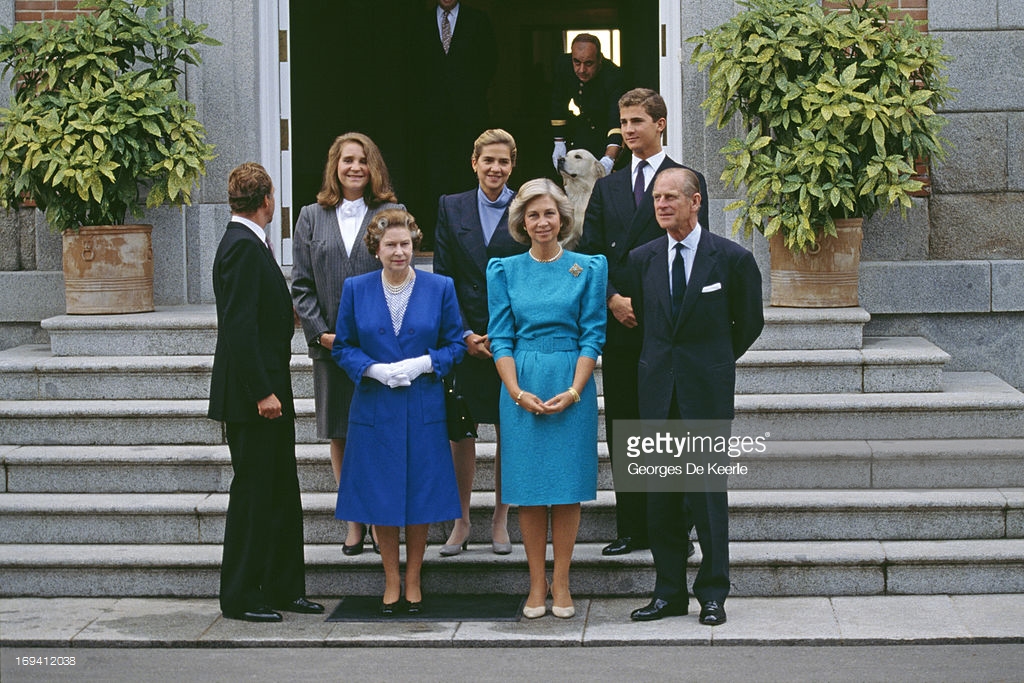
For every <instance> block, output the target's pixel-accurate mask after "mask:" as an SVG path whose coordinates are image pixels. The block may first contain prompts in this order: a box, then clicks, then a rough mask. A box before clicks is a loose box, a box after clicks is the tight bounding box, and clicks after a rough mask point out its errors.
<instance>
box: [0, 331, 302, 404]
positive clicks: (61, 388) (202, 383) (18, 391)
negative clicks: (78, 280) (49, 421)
mask: <svg viewBox="0 0 1024 683" xmlns="http://www.w3.org/2000/svg"><path fill="white" fill-rule="evenodd" d="M312 368H313V361H312V359H310V358H309V357H308V356H306V355H305V354H302V355H299V354H295V355H293V356H292V361H291V375H292V390H293V392H294V394H295V397H296V398H312V397H313V374H312ZM212 372H213V356H57V355H54V354H53V352H52V351H51V350H50V348H49V347H48V346H45V345H41V344H36V345H31V346H19V347H16V348H13V349H8V350H6V351H2V352H0V373H2V374H3V376H4V383H3V386H2V389H0V395H2V396H3V398H4V399H6V400H22V401H34V400H83V399H85V400H89V399H103V400H157V399H169V400H176V399H204V400H208V399H209V397H210V376H211V374H212Z"/></svg>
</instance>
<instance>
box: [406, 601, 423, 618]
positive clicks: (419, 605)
mask: <svg viewBox="0 0 1024 683" xmlns="http://www.w3.org/2000/svg"><path fill="white" fill-rule="evenodd" d="M405 611H406V612H408V613H409V614H412V615H413V616H415V615H417V614H420V613H422V612H423V602H422V601H417V602H407V603H405Z"/></svg>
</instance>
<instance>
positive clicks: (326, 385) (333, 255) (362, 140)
mask: <svg viewBox="0 0 1024 683" xmlns="http://www.w3.org/2000/svg"><path fill="white" fill-rule="evenodd" d="M395 202H396V199H395V193H394V191H393V190H392V188H391V178H390V176H389V175H388V169H387V166H385V165H384V158H383V157H382V156H381V153H380V150H379V149H378V148H377V145H375V144H374V143H373V140H371V139H370V138H368V137H367V136H365V135H363V134H362V133H345V134H344V135H340V136H338V137H337V138H336V139H335V140H334V143H333V144H332V145H331V148H330V150H329V151H328V153H327V165H326V167H325V168H324V181H323V186H322V187H321V189H320V193H319V194H317V196H316V204H310V205H309V206H304V207H302V211H300V212H299V219H298V221H297V222H296V223H295V234H294V241H293V243H292V259H293V263H292V300H293V301H294V304H295V311H296V313H297V314H298V316H299V320H300V321H301V322H302V331H303V333H304V334H305V336H306V341H307V342H308V343H309V357H310V358H312V359H313V395H314V399H315V401H316V431H317V436H318V437H319V438H321V439H330V440H331V467H332V468H333V470H334V480H335V482H337V481H339V480H340V476H341V463H342V459H343V457H344V454H345V432H346V430H347V428H348V411H349V405H350V404H351V402H352V391H353V385H352V381H351V380H350V379H349V378H348V377H347V376H346V375H345V373H344V372H342V371H341V370H340V369H339V368H338V366H337V365H335V363H334V362H333V361H332V360H331V347H332V346H333V344H334V327H335V321H336V317H337V314H338V304H339V302H340V300H341V288H342V285H343V284H344V283H345V280H346V279H347V278H349V277H352V276H354V275H361V274H363V273H367V272H370V271H373V270H377V269H379V268H380V263H379V262H378V261H376V260H375V259H374V257H373V255H372V254H368V253H367V251H366V248H365V247H364V245H363V238H364V236H365V235H366V226H367V225H368V224H369V222H370V220H371V219H372V218H373V217H374V215H376V214H377V213H378V212H379V211H382V210H384V209H387V208H403V207H402V206H401V205H400V204H396V203H395ZM364 534H365V529H364V528H363V527H362V526H361V525H358V524H350V525H349V527H348V536H347V538H346V539H345V545H344V546H342V552H344V553H345V554H346V555H358V554H359V553H361V552H362V551H363V536H364Z"/></svg>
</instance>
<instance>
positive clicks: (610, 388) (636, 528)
mask: <svg viewBox="0 0 1024 683" xmlns="http://www.w3.org/2000/svg"><path fill="white" fill-rule="evenodd" d="M639 362H640V349H639V348H632V347H628V346H621V347H608V346H606V347H605V349H604V352H603V353H602V354H601V378H602V382H603V383H604V389H603V391H604V419H605V431H606V433H607V442H608V449H609V453H610V456H611V458H612V459H613V461H614V458H615V456H616V453H615V452H614V449H613V448H612V443H613V436H612V433H613V429H614V422H615V420H639V419H640V397H639V394H638V392H637V364H638V363H639ZM615 528H616V532H617V534H618V537H619V538H625V537H627V536H629V537H631V538H632V539H633V541H634V545H636V546H640V547H646V546H647V494H646V493H620V492H618V491H616V492H615Z"/></svg>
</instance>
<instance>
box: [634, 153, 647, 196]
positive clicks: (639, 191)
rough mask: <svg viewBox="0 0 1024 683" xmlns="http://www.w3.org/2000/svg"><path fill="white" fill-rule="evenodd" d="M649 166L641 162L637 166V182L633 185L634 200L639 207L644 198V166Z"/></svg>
mask: <svg viewBox="0 0 1024 683" xmlns="http://www.w3.org/2000/svg"><path fill="white" fill-rule="evenodd" d="M646 165H647V162H646V161H641V162H640V163H639V164H637V165H636V182H635V183H633V200H634V201H635V202H636V205H637V206H640V202H641V201H643V198H644V166H646Z"/></svg>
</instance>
